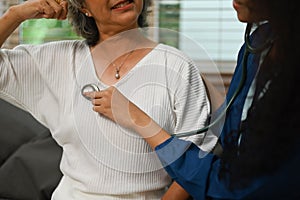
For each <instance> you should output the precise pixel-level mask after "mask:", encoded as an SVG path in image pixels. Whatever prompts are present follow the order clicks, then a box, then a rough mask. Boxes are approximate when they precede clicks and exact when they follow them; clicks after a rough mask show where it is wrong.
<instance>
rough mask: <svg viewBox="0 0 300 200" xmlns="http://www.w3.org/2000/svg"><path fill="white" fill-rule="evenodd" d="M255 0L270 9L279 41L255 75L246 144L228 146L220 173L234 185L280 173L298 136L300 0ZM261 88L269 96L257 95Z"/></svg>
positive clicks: (241, 184)
mask: <svg viewBox="0 0 300 200" xmlns="http://www.w3.org/2000/svg"><path fill="white" fill-rule="evenodd" d="M253 2H254V3H257V4H261V5H262V6H263V5H267V6H268V8H269V9H270V18H269V19H268V21H269V24H270V26H271V29H272V32H273V34H274V38H275V41H274V45H273V47H272V50H271V51H270V52H269V54H267V56H266V58H265V59H264V62H263V63H262V65H261V68H260V71H259V74H258V76H257V82H256V94H255V96H254V100H253V104H252V106H251V108H250V110H249V111H248V117H247V120H246V121H245V122H244V123H243V126H242V127H243V130H240V131H241V132H243V140H242V143H241V145H240V146H239V147H237V146H236V147H234V148H230V149H225V150H224V154H223V158H222V173H221V175H224V174H228V173H229V174H230V176H231V180H232V186H233V187H245V186H247V184H249V183H250V182H251V180H253V178H255V177H259V176H262V175H271V174H272V173H276V170H278V169H279V168H280V167H282V166H283V165H284V164H285V163H286V161H288V160H289V159H291V158H292V157H293V155H294V154H293V153H294V150H295V148H296V147H297V145H299V139H300V128H299V127H300V126H299V122H298V121H299V120H298V119H299V115H300V107H299V106H300V98H299V96H300V95H299V94H298V91H297V90H298V84H299V81H300V79H299V75H300V74H299V72H300V67H299V64H298V63H299V61H298V60H299V59H298V57H299V55H300V54H299V53H300V51H299V48H298V47H299V45H300V40H299V37H300V31H299V21H298V20H297V19H298V17H299V14H300V13H299V11H298V10H297V9H299V1H298V0H253ZM262 2H263V3H262ZM261 91H263V92H265V93H264V94H265V95H264V96H263V97H262V98H259V95H260V94H261V93H259V92H261Z"/></svg>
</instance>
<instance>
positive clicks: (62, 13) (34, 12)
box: [10, 0, 68, 22]
mask: <svg viewBox="0 0 300 200" xmlns="http://www.w3.org/2000/svg"><path fill="white" fill-rule="evenodd" d="M10 11H11V12H13V13H14V14H15V16H16V17H17V19H16V20H17V21H19V22H23V21H25V20H27V19H39V18H47V19H59V20H63V19H66V17H67V13H68V3H67V1H65V0H28V1H26V2H24V3H22V4H19V5H16V6H12V7H11V8H10Z"/></svg>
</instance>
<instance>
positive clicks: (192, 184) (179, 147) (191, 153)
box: [155, 137, 214, 199]
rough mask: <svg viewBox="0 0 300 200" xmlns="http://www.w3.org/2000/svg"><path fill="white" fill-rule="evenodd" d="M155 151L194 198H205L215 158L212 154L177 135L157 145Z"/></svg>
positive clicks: (171, 173)
mask: <svg viewBox="0 0 300 200" xmlns="http://www.w3.org/2000/svg"><path fill="white" fill-rule="evenodd" d="M155 151H156V154H157V155H158V157H159V159H160V161H161V163H162V164H163V166H164V168H165V170H166V171H167V172H168V174H169V175H170V176H171V177H172V178H173V180H175V181H176V182H177V183H178V184H179V185H181V186H182V187H183V188H184V189H185V190H186V191H187V192H188V193H189V194H190V195H191V196H192V197H193V198H194V199H205V197H206V191H207V182H208V177H209V173H210V168H211V165H212V162H213V159H214V156H213V155H212V154H207V153H205V152H203V151H202V150H200V149H199V148H198V147H197V146H196V145H195V144H194V143H192V142H190V141H185V140H180V139H177V138H176V137H172V138H170V139H169V140H167V141H166V142H164V143H162V144H161V145H159V146H157V147H156V148H155ZM203 154H205V156H204V155H203ZM200 157H201V158H200Z"/></svg>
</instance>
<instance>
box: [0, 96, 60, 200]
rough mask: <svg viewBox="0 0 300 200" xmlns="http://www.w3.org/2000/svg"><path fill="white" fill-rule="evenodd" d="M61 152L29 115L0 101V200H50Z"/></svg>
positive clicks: (56, 177)
mask: <svg viewBox="0 0 300 200" xmlns="http://www.w3.org/2000/svg"><path fill="white" fill-rule="evenodd" d="M61 154H62V149H61V147H60V146H58V145H57V143H56V142H55V141H54V140H53V138H52V137H51V134H50V132H49V130H48V129H47V128H46V127H44V126H42V125H41V124H40V123H39V122H37V121H36V120H35V119H34V118H33V117H32V116H31V115H30V114H29V113H27V112H24V111H23V110H21V109H19V108H17V107H15V106H13V105H11V104H10V103H8V102H5V101H3V100H1V99H0V199H1V200H49V199H51V194H52V192H53V191H54V189H55V187H56V186H57V184H58V183H59V180H60V179H61V176H62V174H61V172H60V170H59V162H60V159H61Z"/></svg>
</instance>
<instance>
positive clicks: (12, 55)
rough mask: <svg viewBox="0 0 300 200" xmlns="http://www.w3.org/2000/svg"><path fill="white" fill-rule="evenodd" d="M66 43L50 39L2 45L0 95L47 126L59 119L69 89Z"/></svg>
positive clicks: (0, 52)
mask: <svg viewBox="0 0 300 200" xmlns="http://www.w3.org/2000/svg"><path fill="white" fill-rule="evenodd" d="M69 44H71V43H69ZM67 45H68V44H62V43H49V44H43V45H20V46H17V47H16V48H14V49H9V50H8V49H1V50H0V98H2V99H4V100H6V101H8V102H10V103H11V104H13V105H15V106H17V107H19V108H21V109H23V110H25V111H28V112H29V113H31V114H32V115H33V116H34V117H35V118H36V119H37V120H38V121H40V122H41V123H42V124H43V125H45V126H47V124H49V123H53V124H55V123H56V124H57V122H58V121H57V120H55V119H59V116H58V115H59V114H58V113H61V112H59V111H60V110H59V109H60V108H61V105H62V104H63V102H62V97H63V95H66V91H67V90H66V86H67V78H68V76H66V73H69V72H68V71H70V70H69V69H70V67H68V65H69V63H68V61H69V60H70V59H68V57H70V55H69V54H70V51H66V48H68V47H67ZM62 66H64V68H63V67H62ZM68 75H69V76H70V75H71V74H70V73H69V74H68ZM53 120H54V121H53ZM50 121H51V122H50ZM47 127H48V126H47Z"/></svg>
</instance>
